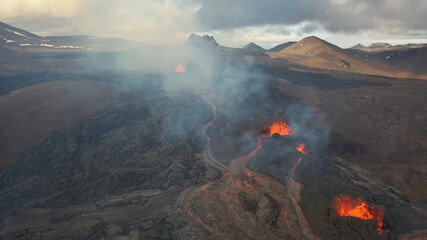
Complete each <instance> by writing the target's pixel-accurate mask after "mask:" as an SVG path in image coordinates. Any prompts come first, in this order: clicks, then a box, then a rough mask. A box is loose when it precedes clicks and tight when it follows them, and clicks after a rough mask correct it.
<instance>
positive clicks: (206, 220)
mask: <svg viewBox="0 0 427 240" xmlns="http://www.w3.org/2000/svg"><path fill="white" fill-rule="evenodd" d="M209 104H210V105H211V106H212V114H213V119H212V120H211V121H210V122H208V123H207V124H205V125H204V127H203V129H202V134H203V135H204V136H205V137H206V140H207V144H206V149H205V151H204V153H203V158H204V160H205V161H206V162H207V163H208V164H210V165H211V166H212V167H215V168H217V169H218V170H220V171H221V172H222V173H223V174H222V176H221V178H219V179H217V180H215V181H213V182H210V183H208V184H206V185H203V186H201V187H199V188H196V189H194V190H193V191H191V192H190V193H189V195H188V198H187V201H186V203H185V206H184V208H185V210H186V211H187V213H188V214H189V215H190V216H191V217H192V218H193V219H194V221H195V222H197V223H198V224H200V225H201V226H203V227H204V228H205V229H206V230H207V231H209V232H210V234H211V235H212V238H215V239H247V238H249V237H253V238H255V239H268V240H274V239H320V238H319V237H318V236H316V235H315V234H314V233H313V232H312V231H311V229H310V227H309V226H308V223H307V221H306V220H305V217H304V214H303V212H302V210H301V207H300V206H299V205H298V204H297V200H296V199H295V198H293V197H292V196H290V195H288V192H287V190H286V188H285V186H283V185H282V184H281V183H280V182H278V181H276V180H274V179H272V178H271V177H269V176H266V175H264V174H261V173H257V172H254V171H251V170H250V169H248V168H247V167H246V163H247V161H249V159H250V158H251V157H253V156H255V155H256V154H257V153H258V151H259V150H260V149H261V147H262V139H263V137H270V136H272V135H273V134H275V133H278V134H280V135H292V134H293V133H292V131H291V129H290V127H289V126H288V125H287V124H286V123H284V122H281V121H278V122H275V123H273V124H270V125H268V126H267V127H266V128H264V130H263V132H261V133H260V134H259V135H258V138H257V142H256V145H255V148H254V149H253V150H252V151H250V152H249V153H246V154H245V155H242V156H240V157H237V158H235V159H233V160H231V162H230V165H229V166H228V167H226V166H224V164H223V163H221V162H220V161H218V160H217V159H215V157H214V156H213V154H212V153H211V150H210V141H211V138H210V137H209V136H208V134H207V130H208V128H209V127H210V126H211V125H212V124H214V122H215V121H216V116H217V112H216V106H215V105H214V104H212V103H211V102H209ZM304 147H305V145H304V146H302V150H303V151H302V152H301V153H303V152H305V151H304ZM300 161H301V158H300V160H299V161H298V163H299V162H300ZM298 163H297V164H295V166H294V169H295V167H296V166H297V165H298ZM292 175H293V174H292ZM297 190H298V191H299V187H298V189H297ZM301 220H303V221H301Z"/></svg>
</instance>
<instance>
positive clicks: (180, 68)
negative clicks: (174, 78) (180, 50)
mask: <svg viewBox="0 0 427 240" xmlns="http://www.w3.org/2000/svg"><path fill="white" fill-rule="evenodd" d="M185 70H186V69H185V67H184V66H183V65H182V64H179V65H178V67H176V68H175V72H185Z"/></svg>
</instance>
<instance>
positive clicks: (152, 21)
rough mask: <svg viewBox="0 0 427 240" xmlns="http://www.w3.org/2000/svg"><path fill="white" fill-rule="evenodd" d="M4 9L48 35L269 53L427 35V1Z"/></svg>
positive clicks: (61, 0)
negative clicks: (285, 46) (297, 44)
mask: <svg viewBox="0 0 427 240" xmlns="http://www.w3.org/2000/svg"><path fill="white" fill-rule="evenodd" d="M0 6H1V8H0V16H1V19H0V20H1V21H5V22H6V23H9V24H12V25H16V26H17V27H20V28H23V29H25V30H29V31H32V32H35V33H36V34H40V35H71V34H72V35H76V34H85V35H97V36H104V37H121V38H127V39H130V40H136V41H142V42H148V43H154V44H177V43H181V42H183V41H184V40H185V39H186V38H187V37H188V36H189V35H190V33H192V32H195V33H210V34H214V35H215V37H216V38H217V40H218V41H219V42H220V43H222V44H224V45H228V46H233V47H241V46H243V45H245V44H246V43H248V42H256V43H258V44H260V45H262V46H264V47H267V48H269V47H272V46H273V45H274V44H278V43H283V42H286V41H289V40H299V39H300V38H301V37H304V36H307V35H318V36H319V37H322V38H330V39H335V40H336V41H334V43H338V44H340V42H339V41H340V38H341V37H343V36H344V37H345V36H351V37H350V38H349V39H348V40H346V41H355V40H354V39H356V38H360V39H361V38H362V37H361V36H363V37H364V38H363V40H367V39H366V38H365V37H366V36H367V37H368V39H370V40H372V41H374V39H389V38H393V39H408V38H409V39H410V40H413V39H415V40H416V41H418V42H419V41H425V39H426V38H427V25H426V24H425V22H427V14H425V13H426V12H427V1H426V0H298V1H296V0H263V1H259V0H232V1H231V0H126V1H120V0H91V1H85V0H13V1H11V0H0ZM368 33H369V34H368ZM366 34H368V35H366ZM337 41H338V42H337ZM402 41H403V40H402ZM349 44H350V43H349ZM351 44H353V43H351ZM354 44H355V43H354ZM345 45H347V44H345Z"/></svg>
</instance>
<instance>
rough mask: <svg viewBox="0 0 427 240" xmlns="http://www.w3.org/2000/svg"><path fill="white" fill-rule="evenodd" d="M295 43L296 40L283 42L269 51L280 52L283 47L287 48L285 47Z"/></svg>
mask: <svg viewBox="0 0 427 240" xmlns="http://www.w3.org/2000/svg"><path fill="white" fill-rule="evenodd" d="M294 43H296V42H286V43H282V44H279V45H277V46H275V47H273V48H272V49H269V50H268V51H269V52H280V51H282V50H283V49H285V48H287V47H289V46H291V45H292V44H294Z"/></svg>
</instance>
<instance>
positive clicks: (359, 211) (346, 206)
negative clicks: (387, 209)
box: [334, 196, 384, 234]
mask: <svg viewBox="0 0 427 240" xmlns="http://www.w3.org/2000/svg"><path fill="white" fill-rule="evenodd" d="M334 209H335V210H336V211H337V213H338V215H340V216H343V217H347V216H350V217H357V218H361V219H364V220H367V219H376V220H377V221H378V228H377V230H378V232H379V233H380V234H382V233H383V232H384V231H383V230H382V227H383V225H384V223H383V217H384V211H383V209H382V208H381V207H380V206H374V205H368V204H367V203H365V202H364V201H363V200H362V198H358V199H356V198H351V197H347V196H344V197H340V198H335V199H334Z"/></svg>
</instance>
